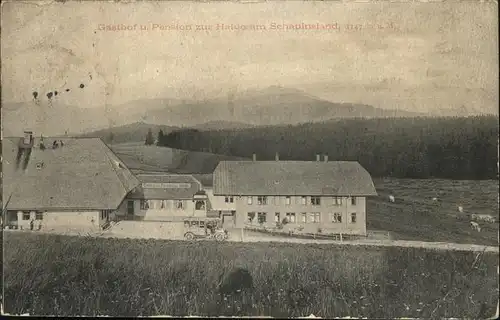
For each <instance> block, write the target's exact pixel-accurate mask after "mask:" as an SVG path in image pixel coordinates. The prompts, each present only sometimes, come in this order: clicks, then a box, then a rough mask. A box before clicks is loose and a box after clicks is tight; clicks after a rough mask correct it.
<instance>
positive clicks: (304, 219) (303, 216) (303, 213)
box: [300, 212, 307, 223]
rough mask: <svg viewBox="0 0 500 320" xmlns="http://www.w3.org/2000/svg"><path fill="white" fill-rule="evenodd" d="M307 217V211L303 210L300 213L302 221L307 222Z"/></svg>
mask: <svg viewBox="0 0 500 320" xmlns="http://www.w3.org/2000/svg"><path fill="white" fill-rule="evenodd" d="M306 218H307V217H306V213H305V212H302V213H301V214H300V222H302V223H306V222H307V219H306Z"/></svg>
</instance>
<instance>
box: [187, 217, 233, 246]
mask: <svg viewBox="0 0 500 320" xmlns="http://www.w3.org/2000/svg"><path fill="white" fill-rule="evenodd" d="M227 238H228V232H227V230H224V229H223V228H222V221H221V219H219V218H188V219H184V239H186V240H195V239H215V240H217V241H224V240H226V239H227Z"/></svg>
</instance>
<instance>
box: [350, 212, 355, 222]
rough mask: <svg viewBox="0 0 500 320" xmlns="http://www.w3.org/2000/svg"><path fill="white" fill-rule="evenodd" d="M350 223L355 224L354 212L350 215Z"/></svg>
mask: <svg viewBox="0 0 500 320" xmlns="http://www.w3.org/2000/svg"><path fill="white" fill-rule="evenodd" d="M351 223H356V212H353V213H351Z"/></svg>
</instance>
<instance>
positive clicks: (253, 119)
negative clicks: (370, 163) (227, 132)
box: [2, 86, 423, 136]
mask: <svg viewBox="0 0 500 320" xmlns="http://www.w3.org/2000/svg"><path fill="white" fill-rule="evenodd" d="M53 100H54V101H51V102H49V101H47V100H46V99H45V100H44V99H42V100H41V101H39V102H37V103H35V102H34V101H30V102H26V103H4V104H2V113H3V117H4V119H3V120H4V121H3V122H4V123H3V130H4V135H6V136H17V135H21V134H22V131H23V130H24V129H30V130H33V131H34V132H35V135H38V134H43V135H46V136H50V135H54V136H55V135H60V134H64V133H65V131H68V132H71V133H74V134H82V133H88V132H91V131H96V130H103V129H106V128H111V127H120V126H124V125H128V124H134V123H136V122H138V121H140V122H143V123H150V124H155V125H162V126H168V127H194V128H197V129H199V130H214V129H217V130H218V129H237V128H249V127H252V126H256V125H259V126H260V125H283V124H284V125H287V124H297V123H304V122H317V121H322V120H325V119H345V118H356V117H363V118H378V117H413V116H422V115H423V114H419V113H414V112H410V111H404V110H389V109H382V108H375V107H373V106H370V105H365V104H356V103H337V102H331V101H327V100H323V99H320V98H318V97H315V96H311V95H309V94H307V93H306V92H303V91H300V90H296V89H290V88H283V87H278V86H272V87H269V88H266V89H262V90H247V91H243V92H237V93H233V94H229V95H228V96H227V97H224V98H216V99H207V100H201V101H198V100H182V99H171V98H164V99H142V100H135V101H129V102H127V103H125V104H122V105H116V106H107V107H103V108H80V107H76V106H68V105H64V104H62V103H61V102H60V101H57V99H53ZM104 133H105V132H104Z"/></svg>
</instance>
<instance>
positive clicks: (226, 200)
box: [224, 196, 234, 203]
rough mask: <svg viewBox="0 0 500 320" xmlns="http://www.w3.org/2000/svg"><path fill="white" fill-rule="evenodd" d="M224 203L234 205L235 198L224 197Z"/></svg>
mask: <svg viewBox="0 0 500 320" xmlns="http://www.w3.org/2000/svg"><path fill="white" fill-rule="evenodd" d="M224 201H225V202H226V203H233V202H234V198H233V196H226V197H224Z"/></svg>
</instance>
